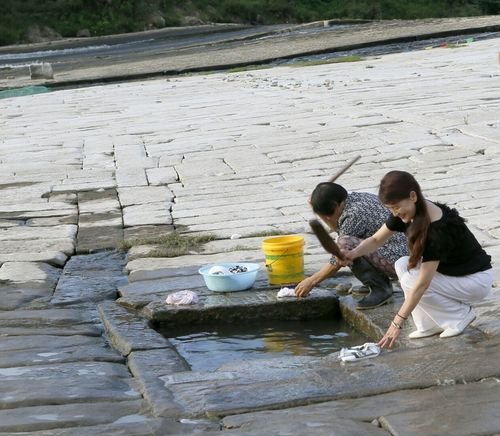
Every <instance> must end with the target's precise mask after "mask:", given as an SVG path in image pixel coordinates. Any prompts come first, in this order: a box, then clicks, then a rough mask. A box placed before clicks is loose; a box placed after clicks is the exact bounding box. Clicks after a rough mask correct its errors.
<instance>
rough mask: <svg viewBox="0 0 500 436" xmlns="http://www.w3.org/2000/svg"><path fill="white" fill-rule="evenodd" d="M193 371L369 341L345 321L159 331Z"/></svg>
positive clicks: (317, 352) (319, 352)
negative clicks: (240, 361) (241, 361)
mask: <svg viewBox="0 0 500 436" xmlns="http://www.w3.org/2000/svg"><path fill="white" fill-rule="evenodd" d="M159 332H160V333H161V334H162V335H163V336H164V337H166V338H168V340H169V341H170V342H171V343H172V345H173V346H174V347H175V348H176V350H177V352H178V353H179V354H180V355H181V356H182V357H183V358H184V359H185V360H186V362H187V363H188V364H189V365H190V367H191V369H192V370H193V371H214V370H216V369H217V368H219V367H220V366H221V365H223V364H226V363H230V362H235V361H239V360H249V359H264V358H265V359H268V358H274V357H276V358H278V357H283V356H325V355H327V354H330V353H333V352H335V351H339V350H340V349H341V348H342V347H349V346H353V345H360V344H363V343H364V342H367V341H368V338H367V337H366V336H364V335H363V334H361V333H359V332H358V331H356V330H355V329H353V328H352V327H351V326H349V325H348V324H347V323H346V322H345V321H343V320H337V319H332V320H331V319H321V320H307V321H262V322H258V323H245V324H239V325H235V324H222V325H211V326H203V327H201V326H196V327H195V326H193V327H191V328H189V327H187V326H182V327H179V328H176V329H173V328H171V327H170V328H168V329H166V328H165V329H161V328H160V329H159Z"/></svg>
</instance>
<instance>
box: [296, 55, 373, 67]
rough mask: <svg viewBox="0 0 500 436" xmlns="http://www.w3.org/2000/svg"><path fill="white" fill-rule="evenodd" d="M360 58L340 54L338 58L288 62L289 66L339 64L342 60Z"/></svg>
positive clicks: (359, 58)
mask: <svg viewBox="0 0 500 436" xmlns="http://www.w3.org/2000/svg"><path fill="white" fill-rule="evenodd" d="M362 60H363V58H362V57H361V56H342V57H339V58H333V59H325V60H319V61H301V62H294V63H293V64H290V66H291V67H312V66H314V65H324V64H341V63H344V62H359V61H362Z"/></svg>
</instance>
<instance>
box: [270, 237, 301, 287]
mask: <svg viewBox="0 0 500 436" xmlns="http://www.w3.org/2000/svg"><path fill="white" fill-rule="evenodd" d="M262 249H263V251H264V254H265V256H266V269H267V276H268V279H269V284H271V285H286V284H292V283H294V284H295V283H298V282H300V281H302V280H304V238H303V237H302V236H297V235H291V236H276V237H273V238H267V239H264V240H263V241H262Z"/></svg>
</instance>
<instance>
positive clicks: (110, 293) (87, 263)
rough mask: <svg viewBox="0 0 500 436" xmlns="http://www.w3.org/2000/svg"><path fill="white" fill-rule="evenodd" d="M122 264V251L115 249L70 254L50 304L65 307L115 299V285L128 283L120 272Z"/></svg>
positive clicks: (123, 262)
mask: <svg viewBox="0 0 500 436" xmlns="http://www.w3.org/2000/svg"><path fill="white" fill-rule="evenodd" d="M124 264H125V261H124V255H123V253H121V252H117V251H104V252H100V253H94V254H90V255H86V256H83V255H79V256H73V257H72V258H71V259H70V260H69V261H68V263H67V264H66V266H65V268H64V270H63V272H62V274H61V277H60V279H59V282H58V283H57V286H56V289H55V291H54V295H53V297H52V299H51V304H53V305H56V306H65V305H69V304H77V303H88V302H94V303H95V302H99V301H104V300H113V299H116V296H117V289H118V286H119V285H121V284H124V283H126V282H127V279H126V277H125V276H124V274H123V272H122V269H123V266H124Z"/></svg>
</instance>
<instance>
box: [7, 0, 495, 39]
mask: <svg viewBox="0 0 500 436" xmlns="http://www.w3.org/2000/svg"><path fill="white" fill-rule="evenodd" d="M492 14H500V0H413V1H411V2H409V1H408V0H350V1H349V0H44V1H43V2H42V1H40V0H3V1H2V13H1V14H0V45H5V44H12V43H17V42H23V40H24V39H25V38H26V30H27V29H28V28H29V27H30V26H33V25H38V26H39V27H43V26H48V27H50V28H52V29H54V30H55V31H56V32H58V33H59V34H60V35H62V36H64V37H73V36H76V35H77V33H78V32H79V31H82V30H83V29H87V30H88V34H90V35H92V36H97V35H108V34H114V33H126V32H132V31H141V30H145V29H150V28H158V27H164V26H180V25H186V24H197V23H209V22H218V23H221V22H224V23H228V22H234V23H249V24H273V23H286V22H288V23H302V22H308V21H315V20H323V19H332V18H358V19H415V18H431V17H454V16H456V17H458V16H474V15H492Z"/></svg>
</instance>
